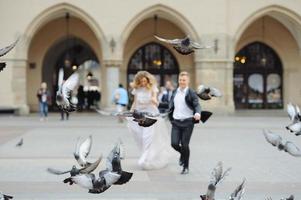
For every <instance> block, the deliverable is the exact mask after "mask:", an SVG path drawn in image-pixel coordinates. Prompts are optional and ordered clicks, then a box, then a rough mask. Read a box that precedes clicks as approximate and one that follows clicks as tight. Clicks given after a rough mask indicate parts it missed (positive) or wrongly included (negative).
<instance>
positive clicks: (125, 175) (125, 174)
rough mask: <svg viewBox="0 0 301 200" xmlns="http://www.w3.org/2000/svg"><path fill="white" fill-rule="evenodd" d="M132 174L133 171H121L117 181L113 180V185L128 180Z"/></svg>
mask: <svg viewBox="0 0 301 200" xmlns="http://www.w3.org/2000/svg"><path fill="white" fill-rule="evenodd" d="M132 176H133V173H131V172H126V171H122V172H121V177H120V179H118V181H117V182H115V183H114V185H122V184H125V183H127V182H129V180H130V179H131V178H132Z"/></svg>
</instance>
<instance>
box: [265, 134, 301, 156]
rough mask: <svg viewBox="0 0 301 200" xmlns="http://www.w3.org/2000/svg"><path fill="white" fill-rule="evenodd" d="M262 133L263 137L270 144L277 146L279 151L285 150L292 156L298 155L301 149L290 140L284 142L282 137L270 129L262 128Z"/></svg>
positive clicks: (300, 153)
mask: <svg viewBox="0 0 301 200" xmlns="http://www.w3.org/2000/svg"><path fill="white" fill-rule="evenodd" d="M263 135H264V137H265V139H266V140H267V141H268V142H269V143H270V144H272V145H273V146H275V147H277V148H278V150H279V151H282V150H283V151H285V152H287V153H289V154H290V155H292V156H295V157H300V156H301V151H300V149H299V148H298V147H297V146H296V145H295V144H294V143H292V142H290V141H286V142H284V141H283V139H282V138H281V137H280V136H279V135H277V134H274V133H272V132H270V131H267V130H263Z"/></svg>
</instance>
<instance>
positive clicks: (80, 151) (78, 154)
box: [73, 135, 92, 167]
mask: <svg viewBox="0 0 301 200" xmlns="http://www.w3.org/2000/svg"><path fill="white" fill-rule="evenodd" d="M91 147H92V136H91V135H90V136H89V137H88V138H87V139H86V140H85V141H84V142H82V143H81V142H80V137H79V138H78V139H77V143H76V146H75V151H74V153H73V155H74V158H75V159H76V161H77V162H78V164H79V165H80V166H82V167H86V166H87V165H90V164H91V163H89V162H87V160H86V159H87V156H88V155H89V153H90V150H91Z"/></svg>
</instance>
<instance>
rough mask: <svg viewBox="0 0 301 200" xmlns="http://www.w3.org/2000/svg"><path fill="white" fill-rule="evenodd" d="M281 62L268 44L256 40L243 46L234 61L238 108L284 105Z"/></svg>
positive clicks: (235, 93) (262, 107)
mask: <svg viewBox="0 0 301 200" xmlns="http://www.w3.org/2000/svg"><path fill="white" fill-rule="evenodd" d="M282 73H283V72H282V62H281V60H280V58H279V56H278V55H277V53H276V52H275V51H274V50H273V49H272V48H271V47H269V46H268V45H266V44H264V43H261V42H253V43H251V44H248V45H247V46H245V47H243V48H242V49H241V50H240V51H239V52H238V53H237V54H236V55H235V62H234V87H233V88H234V101H235V107H236V108H238V109H239V108H250V109H254V108H255V109H258V108H259V109H264V108H282V107H283V97H282V87H283V86H282Z"/></svg>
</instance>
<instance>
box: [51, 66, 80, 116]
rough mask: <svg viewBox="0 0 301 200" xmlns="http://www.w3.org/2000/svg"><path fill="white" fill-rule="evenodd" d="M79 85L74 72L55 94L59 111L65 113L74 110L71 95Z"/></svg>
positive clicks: (76, 74)
mask: <svg viewBox="0 0 301 200" xmlns="http://www.w3.org/2000/svg"><path fill="white" fill-rule="evenodd" d="M78 84H79V74H78V73H77V72H74V73H73V74H72V75H71V76H70V77H69V78H68V79H67V80H66V81H65V82H64V83H63V84H62V85H61V86H59V90H58V91H57V92H56V103H57V105H58V106H59V108H60V109H62V110H63V111H65V112H73V111H75V110H76V104H74V103H72V101H71V99H72V96H71V93H72V91H74V90H75V88H76V87H77V86H78Z"/></svg>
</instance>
